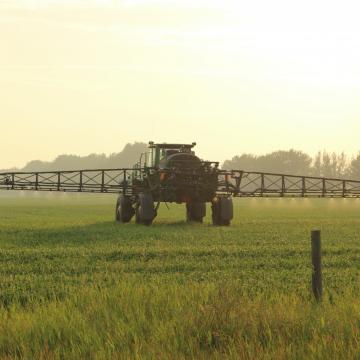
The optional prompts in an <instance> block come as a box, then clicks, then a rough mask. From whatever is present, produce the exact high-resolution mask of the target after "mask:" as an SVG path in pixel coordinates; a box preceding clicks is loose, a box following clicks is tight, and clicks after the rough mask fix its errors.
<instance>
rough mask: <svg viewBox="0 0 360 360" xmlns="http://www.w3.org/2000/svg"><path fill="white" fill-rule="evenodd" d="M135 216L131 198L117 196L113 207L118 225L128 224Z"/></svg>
mask: <svg viewBox="0 0 360 360" xmlns="http://www.w3.org/2000/svg"><path fill="white" fill-rule="evenodd" d="M134 214H135V210H134V209H133V207H132V201H131V198H130V197H128V196H124V195H119V197H118V199H117V201H116V207H115V219H116V221H117V222H119V223H128V222H130V221H131V219H132V217H133V216H134Z"/></svg>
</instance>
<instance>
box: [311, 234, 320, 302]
mask: <svg viewBox="0 0 360 360" xmlns="http://www.w3.org/2000/svg"><path fill="white" fill-rule="evenodd" d="M311 259H312V266H313V271H312V291H313V294H314V297H315V299H316V300H317V301H321V298H322V276H321V232H320V230H314V231H312V232H311Z"/></svg>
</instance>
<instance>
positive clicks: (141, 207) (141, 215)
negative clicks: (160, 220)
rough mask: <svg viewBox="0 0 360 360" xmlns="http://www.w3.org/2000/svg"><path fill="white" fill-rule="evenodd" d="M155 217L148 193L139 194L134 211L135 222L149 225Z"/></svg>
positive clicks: (151, 199) (150, 196)
mask: <svg viewBox="0 0 360 360" xmlns="http://www.w3.org/2000/svg"><path fill="white" fill-rule="evenodd" d="M155 217H156V211H155V208H154V200H153V197H152V195H151V194H150V193H142V194H139V200H138V205H137V207H136V211H135V222H136V223H137V224H142V225H147V226H149V225H151V224H152V223H153V221H154V219H155Z"/></svg>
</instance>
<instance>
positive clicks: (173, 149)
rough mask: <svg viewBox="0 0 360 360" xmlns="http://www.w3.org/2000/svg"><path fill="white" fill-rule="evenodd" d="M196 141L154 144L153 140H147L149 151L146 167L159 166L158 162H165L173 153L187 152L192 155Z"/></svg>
mask: <svg viewBox="0 0 360 360" xmlns="http://www.w3.org/2000/svg"><path fill="white" fill-rule="evenodd" d="M195 145H196V143H195V142H194V143H192V144H166V143H163V144H154V142H152V141H151V142H149V149H150V152H149V153H148V161H147V166H148V167H155V168H157V167H159V164H160V162H166V160H167V159H168V158H169V157H170V156H172V155H175V154H178V153H187V154H192V155H194V152H193V151H192V148H193V147H194V146H195Z"/></svg>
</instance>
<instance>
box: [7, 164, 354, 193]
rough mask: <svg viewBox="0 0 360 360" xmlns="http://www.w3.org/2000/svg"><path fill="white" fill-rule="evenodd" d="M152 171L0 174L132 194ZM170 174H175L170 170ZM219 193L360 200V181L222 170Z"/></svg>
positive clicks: (25, 185)
mask: <svg viewBox="0 0 360 360" xmlns="http://www.w3.org/2000/svg"><path fill="white" fill-rule="evenodd" d="M149 169H150V168H138V169H130V168H123V169H96V170H76V171H47V172H8V173H0V190H35V191H63V192H88V193H120V192H121V193H123V194H127V195H132V194H134V193H137V192H140V191H141V190H142V189H141V188H140V187H138V186H136V185H134V183H131V178H132V175H133V172H134V171H136V172H137V175H136V177H138V176H140V177H141V176H142V175H143V174H145V172H146V171H148V170H149ZM168 172H171V170H169V171H168ZM217 193H218V194H224V195H233V196H236V197H343V198H350V197H353V198H358V197H360V181H356V180H343V179H330V178H321V177H312V176H298V175H285V174H272V173H263V172H251V171H242V170H231V171H226V170H218V186H217Z"/></svg>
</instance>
